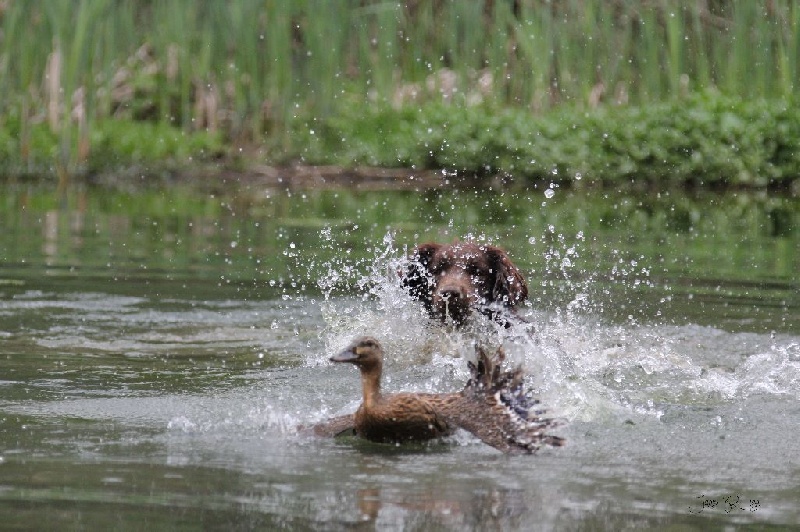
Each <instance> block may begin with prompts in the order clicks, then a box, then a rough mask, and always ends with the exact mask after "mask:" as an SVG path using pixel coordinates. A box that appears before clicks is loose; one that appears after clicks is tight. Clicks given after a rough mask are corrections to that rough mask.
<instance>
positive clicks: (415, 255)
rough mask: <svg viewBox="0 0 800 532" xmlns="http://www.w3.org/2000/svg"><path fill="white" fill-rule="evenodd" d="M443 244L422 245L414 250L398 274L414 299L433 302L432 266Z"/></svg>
mask: <svg viewBox="0 0 800 532" xmlns="http://www.w3.org/2000/svg"><path fill="white" fill-rule="evenodd" d="M440 247H442V246H441V244H421V245H419V246H417V247H415V248H414V251H413V252H412V253H411V255H410V256H409V257H408V262H407V263H406V265H405V266H404V267H403V268H402V269H401V270H400V271H399V272H398V273H399V274H400V280H401V282H402V285H403V287H404V288H407V289H408V293H409V295H410V296H411V297H413V298H414V299H418V300H420V301H424V302H426V303H428V302H430V300H431V280H430V276H431V271H430V264H431V260H432V259H433V256H434V255H435V254H436V252H437V251H439V248H440Z"/></svg>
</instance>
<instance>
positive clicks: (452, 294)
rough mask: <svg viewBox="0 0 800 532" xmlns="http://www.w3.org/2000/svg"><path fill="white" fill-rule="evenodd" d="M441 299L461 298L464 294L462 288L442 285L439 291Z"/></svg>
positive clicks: (453, 299) (452, 299) (454, 299)
mask: <svg viewBox="0 0 800 532" xmlns="http://www.w3.org/2000/svg"><path fill="white" fill-rule="evenodd" d="M439 294H440V295H441V297H442V299H445V300H447V301H456V300H458V299H462V298H463V297H464V296H465V294H464V290H462V289H461V288H459V287H444V288H442V289H441V290H440V291H439Z"/></svg>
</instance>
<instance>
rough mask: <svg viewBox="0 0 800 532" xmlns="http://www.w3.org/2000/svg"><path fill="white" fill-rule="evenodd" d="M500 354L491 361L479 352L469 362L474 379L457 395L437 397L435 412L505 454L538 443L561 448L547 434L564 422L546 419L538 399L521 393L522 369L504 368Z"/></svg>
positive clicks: (557, 439) (536, 446) (535, 446)
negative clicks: (471, 361) (475, 360)
mask: <svg viewBox="0 0 800 532" xmlns="http://www.w3.org/2000/svg"><path fill="white" fill-rule="evenodd" d="M503 359H504V354H503V352H502V350H498V352H497V354H496V355H495V357H494V358H492V357H490V356H488V355H487V354H486V352H485V351H483V350H482V349H479V350H478V362H477V364H472V363H470V364H469V367H470V370H471V371H472V378H471V379H470V380H469V382H467V386H466V387H465V388H464V390H463V391H462V392H461V393H457V394H441V395H439V396H438V399H437V400H436V401H434V402H435V408H436V409H437V411H439V412H440V413H441V414H442V415H443V416H444V417H446V418H447V420H448V421H449V422H450V423H451V424H453V425H457V426H458V427H461V428H462V429H464V430H466V431H468V432H470V433H472V434H473V435H474V436H476V437H478V438H480V439H481V441H483V442H484V443H486V444H487V445H491V446H492V447H494V448H496V449H499V450H500V451H502V452H504V453H513V452H524V453H532V452H535V451H537V450H538V449H539V448H540V447H541V446H542V445H551V446H556V447H558V446H562V445H564V443H565V440H564V439H563V438H561V437H559V436H554V435H552V434H550V433H549V432H550V431H551V430H552V429H554V428H556V427H557V426H559V425H561V424H563V422H562V421H561V420H558V419H555V418H550V417H545V414H546V412H545V411H544V410H542V409H541V406H540V405H539V401H538V400H537V399H535V398H533V397H532V396H531V395H530V394H528V393H527V392H526V391H525V388H524V384H523V373H522V370H521V369H520V368H516V369H513V370H506V371H504V370H502V369H501V367H500V363H501V362H502V361H503Z"/></svg>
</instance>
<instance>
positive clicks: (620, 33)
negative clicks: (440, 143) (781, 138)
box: [0, 0, 800, 173]
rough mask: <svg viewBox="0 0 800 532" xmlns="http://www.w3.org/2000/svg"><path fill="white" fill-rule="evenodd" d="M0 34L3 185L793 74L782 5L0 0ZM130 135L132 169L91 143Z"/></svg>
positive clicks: (773, 95)
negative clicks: (435, 120)
mask: <svg viewBox="0 0 800 532" xmlns="http://www.w3.org/2000/svg"><path fill="white" fill-rule="evenodd" d="M0 29H2V33H0V43H1V44H2V46H0V150H3V155H4V156H6V157H7V158H6V160H7V161H9V162H8V163H7V164H6V166H7V169H6V170H5V171H6V172H12V173H13V172H15V171H18V170H24V169H38V168H45V169H47V168H54V169H56V170H57V171H56V172H55V173H59V172H61V173H64V172H67V173H69V172H72V173H85V172H92V171H97V169H98V168H100V167H105V166H106V165H108V164H110V163H111V162H113V161H116V164H119V165H123V166H124V165H125V164H128V163H129V162H131V161H133V162H135V161H136V160H137V158H139V157H144V158H147V157H150V155H149V154H145V153H143V152H144V151H149V150H151V148H152V150H153V153H152V156H153V158H155V159H158V158H160V157H167V158H170V159H172V160H180V159H181V157H191V158H192V159H193V160H196V159H198V158H203V157H204V156H207V155H209V154H214V156H216V155H218V150H219V149H220V147H222V146H224V147H226V148H227V149H229V150H235V149H236V148H238V147H241V146H244V145H249V146H252V145H256V146H262V147H266V148H268V155H267V157H268V158H269V159H270V160H272V161H281V160H285V159H287V158H290V157H293V156H295V155H297V154H302V153H304V152H310V151H311V150H312V148H313V146H312V145H310V144H307V141H308V140H309V135H310V132H311V131H312V130H313V131H315V132H316V131H318V130H320V129H321V128H325V129H328V130H331V129H336V127H341V125H342V120H343V119H344V118H346V117H350V116H353V114H354V113H353V111H354V110H360V109H363V110H365V112H368V113H370V114H371V115H374V114H375V113H376V112H378V113H380V112H383V111H382V110H383V109H387V108H390V109H392V110H393V112H394V116H399V117H402V116H404V113H405V112H407V111H406V110H410V111H409V112H412V113H413V112H418V111H419V110H420V109H425V110H426V112H427V110H431V112H432V113H433V114H434V115H436V109H437V108H439V107H443V106H450V107H451V109H452V110H453V111H454V115H459V116H461V115H469V114H470V113H473V111H471V110H470V109H471V108H473V107H477V108H481V109H492V110H494V109H500V110H502V112H501V113H500V114H503V113H506V112H507V113H516V114H519V115H520V116H522V117H527V118H529V119H531V120H535V121H537V123H549V122H552V120H549V121H548V120H545V118H544V117H547V116H554V117H563V116H569V117H579V116H580V114H581V113H584V114H589V115H593V116H594V115H595V114H596V115H597V116H603V113H605V114H607V115H610V116H615V115H617V114H619V112H618V110H622V114H627V115H628V116H631V115H636V111H635V109H647V108H649V107H650V106H653V105H655V106H656V107H657V106H658V105H661V102H664V101H667V102H674V101H675V100H676V99H677V98H679V97H685V96H687V95H690V94H698V93H700V94H702V93H707V92H708V91H718V92H720V93H721V94H724V95H726V96H727V97H731V98H739V99H741V100H742V101H747V100H759V101H760V100H770V101H778V102H792V100H793V98H794V96H793V95H794V92H795V90H796V88H797V82H798V64H799V62H800V57H798V53H800V6H798V5H797V3H796V2H794V1H792V0H760V1H755V0H754V1H752V2H736V1H734V0H716V1H714V2H706V1H697V0H672V1H667V0H661V1H658V0H651V1H648V2H622V1H602V0H564V1H560V2H549V1H546V0H520V1H517V2H509V1H493V2H489V1H486V2H446V1H442V0H418V1H415V2H407V3H395V2H382V1H375V0H370V1H363V0H341V1H337V2H316V1H312V0H298V1H296V2H283V1H271V0H270V1H262V2H253V1H244V0H241V1H235V0H234V1H222V0H212V1H209V2H201V3H198V2H193V1H189V0H170V1H168V2H139V1H134V0H26V1H22V0H12V1H9V2H6V3H4V4H3V5H2V7H0ZM375 107H377V108H378V109H379V111H374V110H373V108H375ZM509 109H510V111H509ZM631 109H633V110H631ZM479 112H480V111H478V112H476V113H479ZM444 114H445V115H448V116H449V115H450V113H447V112H446V113H444ZM473 114H475V113H473ZM391 116H392V113H386V114H385V118H386V119H389V118H391ZM633 118H635V116H633ZM570 119H572V118H570ZM575 119H576V120H577V118H575ZM520 120H522V119H520ZM431 122H432V120H431ZM451 122H452V121H451ZM139 123H148V124H151V126H152V127H156V126H157V127H158V128H161V129H158V131H161V132H162V133H163V135H166V136H169V135H170V134H167V133H164V132H165V131H166V129H164V128H167V127H169V128H173V129H176V130H179V131H181V132H182V133H181V137H180V138H181V139H185V140H187V146H186V147H182V148H178V147H177V146H173V148H172V149H171V150H170V149H166V148H165V149H159V146H166V145H168V144H169V143H164V144H157V143H156V144H155V146H152V147H151V146H150V145H149V143H148V142H147V137H148V134H146V133H144V134H143V133H141V132H140V130H139V129H137V128H138V124H139ZM332 123H333V125H331V124H332ZM109 124H115V125H113V126H111V125H109ZM337 124H338V126H337ZM353 127H358V123H357V121H356V123H354V124H353ZM396 127H404V126H402V125H397V126H396ZM553 127H556V126H553ZM635 127H645V126H644V125H641V126H635V125H634V128H635ZM42 128H46V129H47V130H48V131H49V133H45V132H43V131H42ZM128 128H130V130H131V131H132V132H131V136H134V137H136V136H139V137H141V138H142V142H143V143H142V144H141V146H140V148H141V149H140V150H139V151H140V152H142V153H140V154H139V155H136V156H132V157H130V158H128V157H127V155H126V153H129V152H132V151H135V150H131V149H130V147H129V148H116V147H111V146H110V143H113V142H115V140H110V137H108V136H107V134H105V133H104V132H108V131H115V132H116V133H118V134H119V133H121V132H122V131H123V130H126V129H128ZM434 129H435V128H434ZM440 129H441V128H440ZM512 129H513V128H512ZM556 129H557V127H556ZM143 131H146V129H145V130H143ZM298 131H301V132H302V131H306V132H307V133H308V134H306V135H301V136H300V137H299V138H298V136H297V133H298ZM48 135H49V136H48ZM488 136H489V137H490V138H488V139H486V140H487V141H492V137H493V136H492V135H488ZM483 137H487V135H483ZM470 138H471V139H472V142H473V143H474V142H481V140H480V139H479V138H478V136H477V135H472V136H471V137H470ZM15 139H18V140H15ZM43 139H48V140H47V142H44V141H43ZM212 139H213V140H212ZM312 140H313V139H312ZM445 140H446V139H445ZM510 140H511V141H513V142H512V144H514V143H519V142H524V141H525V139H510ZM373 142H375V141H374V140H373ZM455 143H456V141H455V140H452V141H450V144H451V145H453V144H455ZM495 144H496V142H495ZM495 148H496V147H495V146H494V145H493V144H489V145H487V146H486V148H485V150H486V151H487V153H489V154H492V153H494V152H495V151H497V150H496V149H495ZM497 148H498V149H499V150H500V151H503V149H507V148H503V147H502V146H500V147H497ZM454 149H455V148H454ZM565 149H566V148H565ZM570 149H573V148H570ZM669 149H672V148H671V147H670V148H669ZM165 150H166V151H165ZM417 150H418V147H417V146H414V145H410V146H408V147H406V148H403V149H402V150H401V151H407V152H409V154H408V157H411V156H412V154H411V152H414V151H417ZM109 151H110V152H112V154H111V155H109V154H108V152H109ZM445 151H446V150H445ZM472 151H473V152H474V154H473V157H475V158H479V157H480V155H481V154H480V152H479V150H477V148H475V149H473V150H472ZM189 153H191V155H187V154H189ZM466 153H467V152H464V151H463V150H462V151H461V155H458V156H456V155H453V156H452V159H453V160H456V159H459V158H463V157H465V156H466ZM318 156H319V154H316V155H315V157H318ZM337 157H338V156H337ZM408 157H406V156H405V155H403V154H400V159H404V158H408ZM415 157H416V156H415ZM176 158H177V159H176ZM374 158H380V157H379V156H378V155H375V157H374ZM429 159H430V163H439V162H442V163H447V162H448V161H449V160H450V159H448V157H444V156H442V157H438V158H437V156H436V155H434V156H433V157H431V158H429ZM478 162H479V161H474V162H472V163H469V164H466V163H464V164H462V163H461V162H458V166H459V167H462V168H472V167H475V166H478V165H477V164H476V163H478ZM569 164H570V165H571V166H576V163H575V162H574V161H570V163H569ZM484 166H488V167H489V168H493V167H496V166H497V164H496V163H495V162H494V161H492V160H489V161H485V164H484ZM506 167H508V165H506V166H504V167H503V168H506ZM509 168H510V167H509ZM59 169H60V170H59ZM594 170H595V171H596V169H594ZM667 170H670V168H667ZM37 171H38V170H37ZM662 171H663V170H662ZM51 173H52V172H51Z"/></svg>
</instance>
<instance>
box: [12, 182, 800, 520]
mask: <svg viewBox="0 0 800 532" xmlns="http://www.w3.org/2000/svg"><path fill="white" fill-rule="evenodd" d="M553 192H555V194H551V193H547V194H545V191H542V190H532V191H527V192H521V191H517V192H511V191H507V192H495V191H479V192H473V191H469V192H454V191H429V192H424V193H417V192H412V191H393V192H383V191H371V192H348V191H341V190H339V191H335V190H324V191H293V192H287V191H279V190H267V189H263V190H262V189H258V188H256V187H251V188H246V189H236V190H230V191H227V192H225V193H222V194H214V195H210V194H201V193H198V192H193V191H191V190H180V189H175V190H171V191H169V192H164V191H145V192H141V193H137V194H135V195H134V194H126V193H122V192H112V191H108V190H97V189H91V188H76V189H73V190H70V191H69V192H68V193H67V194H66V195H58V194H57V193H55V192H51V191H48V190H44V189H41V188H36V187H8V188H7V189H6V190H5V191H4V195H3V197H2V199H0V223H2V227H3V229H4V230H3V231H2V233H0V360H2V368H3V369H2V373H0V514H2V515H3V516H4V520H5V524H4V526H8V527H9V528H12V529H13V528H20V529H48V528H51V529H52V528H60V529H102V528H105V529H120V530H126V529H127V530H139V529H143V528H150V527H160V528H170V529H197V528H205V529H248V528H273V527H278V526H289V527H292V528H294V529H351V528H367V529H372V528H378V529H385V528H389V529H392V528H397V529H401V528H402V529H410V530H416V529H420V530H423V529H425V530H428V529H458V530H463V529H468V530H469V529H474V530H485V529H486V528H487V527H496V528H501V529H525V530H529V529H542V530H547V529H553V528H558V529H565V528H566V529H572V528H579V529H583V528H592V527H594V528H606V529H622V528H625V527H629V528H630V527H637V528H639V527H645V526H656V527H665V526H669V525H684V526H685V527H687V528H688V529H697V530H701V529H702V530H705V529H708V528H709V527H711V528H715V527H724V526H726V525H731V524H734V525H735V524H747V523H750V524H778V525H789V524H796V523H798V522H800V511H798V509H797V507H796V501H798V500H800V488H798V483H797V479H798V478H800V458H799V457H800V444H798V442H797V438H796V426H797V421H798V419H800V402H798V399H800V332H798V331H800V298H799V297H798V290H800V282H799V281H798V277H797V273H796V272H798V271H800V252H798V250H800V236H798V235H800V231H799V230H798V227H800V214H799V213H800V203H798V200H796V199H789V198H781V197H771V196H762V195H757V194H744V193H735V194H726V195H700V196H687V195H682V194H677V193H661V194H652V195H641V196H630V195H624V194H617V193H611V192H604V191H591V192H567V191H563V190H558V189H555V190H554V191H553ZM454 238H473V239H476V240H479V241H486V242H491V243H494V244H497V245H500V246H502V247H503V248H505V249H506V250H508V252H509V254H510V255H511V256H512V257H513V258H514V260H515V262H516V263H517V264H518V265H520V266H521V267H522V268H523V269H524V271H525V273H526V276H527V278H528V283H529V286H530V293H531V302H530V304H529V305H528V306H527V307H525V308H524V309H523V311H522V313H523V315H524V316H525V317H526V318H527V319H528V320H529V321H530V325H531V327H532V328H533V329H534V331H533V332H531V331H530V330H528V329H526V328H517V329H515V330H512V331H500V330H497V329H496V328H494V327H493V326H492V325H491V324H488V323H486V322H482V321H481V320H477V321H476V323H474V324H473V327H472V329H471V330H469V331H466V332H465V331H461V332H454V331H451V330H447V329H443V328H442V327H440V326H437V325H436V324H434V323H431V322H430V321H429V320H428V319H427V318H426V317H425V316H424V315H422V312H421V309H420V308H419V305H417V304H415V303H414V302H412V301H411V300H410V299H409V298H408V297H407V296H406V295H405V294H403V292H402V291H401V290H400V288H399V287H398V286H397V282H396V273H395V272H396V268H397V265H398V262H399V261H400V260H401V258H402V257H403V256H404V255H405V253H406V252H407V250H408V249H409V248H410V247H411V246H413V244H414V243H416V242H420V241H425V240H439V241H450V240H452V239H454ZM364 333H369V334H373V335H375V336H378V337H379V338H380V339H381V341H382V342H383V343H384V346H385V348H386V351H387V359H388V360H387V369H386V372H387V382H386V388H387V389H389V390H391V391H395V390H420V391H449V390H457V389H459V388H460V387H461V386H463V385H464V382H465V380H466V375H467V370H466V362H465V361H466V359H469V357H470V356H472V355H473V354H472V352H471V346H472V344H473V342H474V340H475V339H476V338H479V339H480V340H481V341H483V342H487V343H500V342H502V343H503V344H504V345H505V346H506V349H507V350H508V352H509V357H510V359H511V360H512V362H515V363H521V364H523V365H524V366H525V367H526V369H527V370H528V371H529V373H530V377H529V382H528V383H529V385H530V386H531V387H533V388H535V389H536V390H537V391H538V392H539V393H540V395H541V396H542V398H543V400H544V402H545V403H546V404H547V405H548V406H549V407H550V408H551V410H552V411H553V412H554V413H556V414H557V415H559V416H562V417H564V418H566V419H568V420H569V424H568V426H567V427H566V428H565V429H564V430H563V435H564V436H566V437H567V438H568V440H569V444H568V446H567V447H565V448H563V449H546V450H543V451H542V452H540V453H539V454H537V455H536V456H511V457H509V456H504V455H502V454H500V453H498V452H497V451H495V450H493V449H491V448H489V447H487V446H485V445H482V444H481V443H480V442H478V441H476V440H475V439H473V438H471V437H470V436H469V435H467V434H457V435H456V436H454V437H453V438H451V439H448V440H446V441H444V442H438V443H433V444H430V445H423V446H416V447H414V446H412V447H408V446H402V447H395V446H383V445H375V444H369V443H365V442H360V441H355V440H351V439H345V440H341V441H339V440H336V441H333V440H324V439H314V438H308V437H305V436H302V435H300V434H298V433H297V431H296V427H297V425H298V424H307V423H311V422H314V421H317V420H320V419H323V418H325V417H327V416H329V415H336V414H340V413H344V412H348V411H351V410H353V409H354V408H355V407H356V406H357V404H358V378H357V375H356V372H355V370H354V369H353V368H351V367H339V366H335V367H334V366H333V365H332V364H330V363H329V362H327V358H328V357H329V356H330V355H331V354H332V353H333V352H335V351H336V350H337V349H339V348H340V347H342V346H343V345H345V344H346V343H348V342H349V341H350V340H351V339H352V338H353V337H354V336H356V335H359V334H364Z"/></svg>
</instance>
